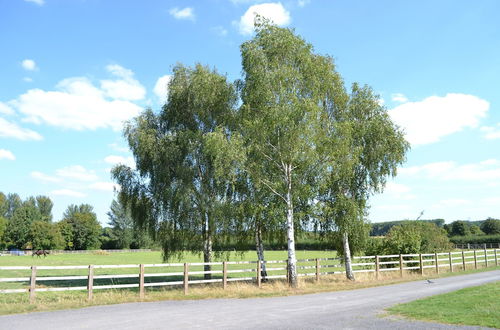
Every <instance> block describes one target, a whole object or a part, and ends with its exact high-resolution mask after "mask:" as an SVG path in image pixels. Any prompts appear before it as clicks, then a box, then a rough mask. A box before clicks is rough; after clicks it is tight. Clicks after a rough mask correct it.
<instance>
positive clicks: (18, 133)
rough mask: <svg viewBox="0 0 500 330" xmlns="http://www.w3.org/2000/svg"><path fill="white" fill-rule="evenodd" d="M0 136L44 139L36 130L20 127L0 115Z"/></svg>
mask: <svg viewBox="0 0 500 330" xmlns="http://www.w3.org/2000/svg"><path fill="white" fill-rule="evenodd" d="M0 137H6V138H14V139H18V140H36V141H38V140H42V139H43V137H42V136H41V135H40V134H38V133H37V132H35V131H32V130H30V129H27V128H22V127H19V126H18V125H17V124H15V123H11V122H9V121H7V120H5V119H3V118H1V117H0Z"/></svg>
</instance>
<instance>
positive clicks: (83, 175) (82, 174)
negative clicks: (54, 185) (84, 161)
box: [56, 165, 98, 181]
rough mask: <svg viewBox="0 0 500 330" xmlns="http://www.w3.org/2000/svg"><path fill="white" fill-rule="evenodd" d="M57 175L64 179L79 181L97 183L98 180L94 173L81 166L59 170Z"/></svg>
mask: <svg viewBox="0 0 500 330" xmlns="http://www.w3.org/2000/svg"><path fill="white" fill-rule="evenodd" d="M56 174H57V176H59V177H62V178H69V179H75V180H78V181H95V180H97V179H98V177H97V175H96V174H95V172H94V171H92V170H87V169H86V168H85V167H83V166H81V165H73V166H67V167H63V168H61V169H58V170H57V171H56Z"/></svg>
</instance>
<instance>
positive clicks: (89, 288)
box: [87, 265, 94, 301]
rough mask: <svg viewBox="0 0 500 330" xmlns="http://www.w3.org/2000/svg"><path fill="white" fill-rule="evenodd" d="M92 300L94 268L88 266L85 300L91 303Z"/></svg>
mask: <svg viewBox="0 0 500 330" xmlns="http://www.w3.org/2000/svg"><path fill="white" fill-rule="evenodd" d="M92 298H94V266H93V265H89V276H88V281H87V299H88V300H89V301H92Z"/></svg>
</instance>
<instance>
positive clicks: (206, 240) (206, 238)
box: [203, 214, 212, 280]
mask: <svg viewBox="0 0 500 330" xmlns="http://www.w3.org/2000/svg"><path fill="white" fill-rule="evenodd" d="M203 262H212V235H211V234H210V228H209V221H208V214H205V221H204V223H203ZM203 270H204V271H211V270H212V266H211V265H204V266H203ZM204 278H205V279H206V280H210V279H212V274H204Z"/></svg>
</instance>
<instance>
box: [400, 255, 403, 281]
mask: <svg viewBox="0 0 500 330" xmlns="http://www.w3.org/2000/svg"><path fill="white" fill-rule="evenodd" d="M399 276H401V277H403V255H402V254H400V255H399Z"/></svg>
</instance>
